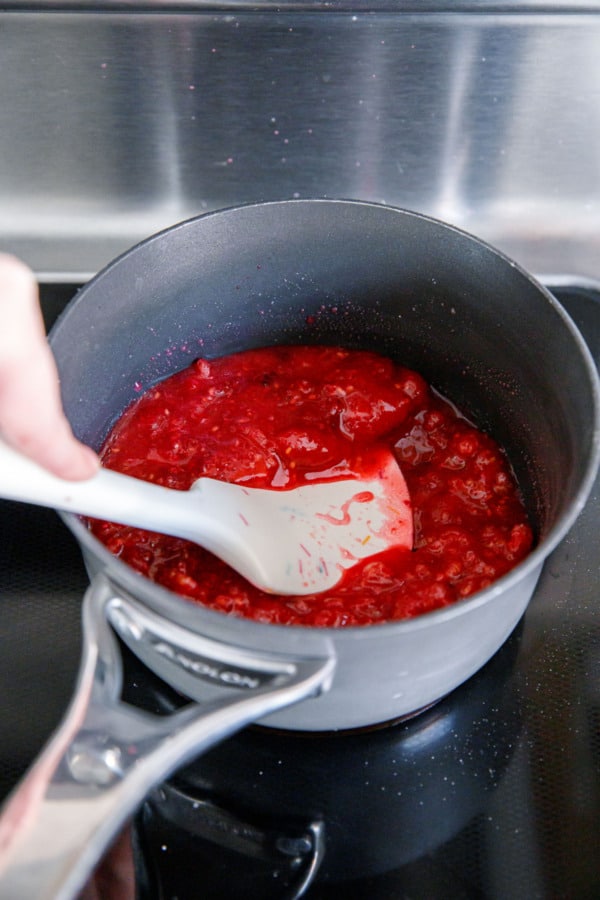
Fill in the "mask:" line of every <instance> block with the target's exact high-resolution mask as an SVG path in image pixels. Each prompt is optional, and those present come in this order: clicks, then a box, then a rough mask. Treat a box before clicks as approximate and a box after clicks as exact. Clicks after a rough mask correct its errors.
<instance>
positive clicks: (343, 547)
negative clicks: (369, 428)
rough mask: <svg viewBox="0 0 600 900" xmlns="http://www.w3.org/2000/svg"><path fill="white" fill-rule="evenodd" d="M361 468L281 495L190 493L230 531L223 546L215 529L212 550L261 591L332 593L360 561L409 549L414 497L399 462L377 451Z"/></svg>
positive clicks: (229, 489)
mask: <svg viewBox="0 0 600 900" xmlns="http://www.w3.org/2000/svg"><path fill="white" fill-rule="evenodd" d="M361 470H362V471H361V474H360V476H357V477H353V478H344V479H342V480H331V481H325V482H320V483H315V484H306V485H302V486H301V487H298V488H294V489H293V490H278V491H273V490H264V489H260V488H245V487H240V486H239V485H231V484H226V483H224V482H217V481H214V480H212V479H206V478H201V479H199V480H198V481H197V482H195V484H194V486H193V487H192V492H195V491H197V492H199V493H200V495H201V496H202V501H203V502H202V505H203V507H204V508H207V507H209V508H212V509H214V510H215V512H217V510H218V513H217V518H218V520H219V523H220V524H221V525H223V526H224V529H225V530H224V531H223V533H222V538H223V543H222V546H221V545H218V538H219V535H218V534H217V533H216V531H213V535H212V540H211V543H212V546H211V547H210V548H209V549H211V550H212V551H213V552H214V553H216V555H217V556H220V557H221V558H222V559H224V560H225V561H226V562H228V563H229V564H230V565H231V566H232V568H235V569H236V570H237V571H239V572H241V574H243V575H244V576H245V577H246V578H247V579H248V580H249V581H251V582H252V583H253V584H255V585H256V586H257V587H260V588H261V589H263V590H267V591H270V592H273V593H277V594H287V595H301V594H314V593H319V592H321V591H325V590H328V589H330V588H332V587H333V586H335V585H336V584H337V583H338V582H339V581H340V580H341V578H342V577H343V574H344V572H345V571H346V570H347V569H349V568H351V567H352V566H354V565H356V564H357V563H358V562H359V561H360V560H363V559H365V558H367V557H370V556H374V555H376V554H378V553H381V552H383V551H384V550H389V549H390V548H398V549H405V550H410V549H412V546H413V516H412V509H411V502H410V496H409V492H408V488H407V486H406V482H405V480H404V476H403V475H402V472H401V470H400V467H399V466H398V463H397V462H396V460H395V458H394V456H393V455H392V453H390V452H389V451H387V450H380V451H378V452H377V453H376V454H374V455H372V456H371V457H369V458H368V459H366V460H365V461H364V465H361ZM233 535H235V536H236V538H237V540H236V542H235V545H234V544H232V542H231V539H232V536H233ZM202 543H204V545H205V546H206V542H205V541H203V542H202Z"/></svg>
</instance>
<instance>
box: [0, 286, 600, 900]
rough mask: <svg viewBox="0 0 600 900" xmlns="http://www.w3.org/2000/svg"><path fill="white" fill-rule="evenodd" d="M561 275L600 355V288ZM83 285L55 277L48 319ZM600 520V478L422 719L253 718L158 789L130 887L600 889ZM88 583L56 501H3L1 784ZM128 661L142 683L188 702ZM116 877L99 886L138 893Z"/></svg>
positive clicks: (272, 891)
mask: <svg viewBox="0 0 600 900" xmlns="http://www.w3.org/2000/svg"><path fill="white" fill-rule="evenodd" d="M551 288H552V290H553V291H554V293H555V294H556V296H557V297H558V298H559V299H560V300H561V302H563V304H564V305H565V307H566V308H567V310H568V311H569V312H570V314H571V315H572V317H573V318H574V320H575V322H576V323H577V324H578V325H579V327H580V329H581V330H582V333H583V335H584V337H585V338H586V340H587V341H588V343H589V346H590V348H591V350H592V353H593V354H594V356H595V358H596V360H597V362H598V361H600V305H599V304H600V290H596V288H595V287H594V286H592V287H590V286H588V285H583V286H573V285H568V286H564V285H561V286H560V287H558V286H556V285H553V286H552V285H551ZM73 291H74V289H73V288H72V287H69V286H48V287H46V288H44V291H43V297H42V299H43V305H44V310H45V313H46V317H47V321H48V322H50V321H51V320H52V319H53V318H54V317H55V315H56V313H57V312H58V311H59V309H60V308H61V307H62V306H63V305H64V303H65V302H66V300H68V299H69V297H70V296H71V294H72V293H73ZM599 524H600V490H599V487H598V483H597V484H596V488H595V490H594V493H593V495H592V497H591V499H590V501H589V502H588V505H587V507H586V508H585V510H584V511H583V513H582V515H581V517H580V519H579V520H578V522H577V523H576V525H575V527H574V528H573V530H572V532H571V534H570V535H569V536H568V537H567V539H566V540H565V541H563V543H562V544H561V545H560V546H559V547H558V548H557V550H556V551H555V552H554V554H553V555H552V556H551V557H550V559H549V560H548V562H547V564H546V566H545V569H544V572H543V574H542V577H541V580H540V583H539V586H538V588H537V590H536V592H535V595H534V597H533V600H532V602H531V604H530V606H529V608H528V610H527V612H526V614H525V616H524V619H523V620H522V622H521V623H520V625H519V626H518V628H517V629H516V631H515V632H514V634H513V635H512V636H511V638H510V639H509V641H508V642H507V643H506V644H505V646H504V647H503V648H502V649H501V650H500V651H499V652H498V653H497V654H496V656H495V657H494V658H493V659H492V660H491V661H490V662H489V663H488V665H487V666H486V667H485V668H484V669H483V670H481V672H479V673H478V674H477V675H476V676H475V677H474V678H472V679H471V680H470V681H468V682H467V683H466V684H465V685H463V686H462V687H461V688H459V689H458V690H456V691H455V692H454V693H453V694H452V695H450V696H449V697H447V698H446V699H445V700H444V701H442V702H441V703H439V704H438V705H437V706H435V707H434V708H432V709H430V710H429V711H427V712H426V713H424V714H422V715H421V716H420V717H417V718H415V719H413V720H411V721H408V722H405V723H402V724H399V725H396V726H394V727H390V728H385V729H380V730H375V731H371V732H364V733H354V734H338V735H310V736H309V735H295V734H291V733H287V734H286V733H279V732H272V731H268V730H266V729H261V728H257V727H253V728H249V729H246V730H245V731H243V732H241V733H240V734H238V735H236V736H234V737H233V738H230V739H229V740H227V741H225V742H224V743H222V744H221V745H219V746H218V747H216V748H214V749H213V750H211V751H210V752H209V753H207V754H205V755H204V756H203V757H202V758H201V759H199V760H197V761H196V762H195V763H194V764H193V765H191V766H188V767H187V768H186V769H184V770H181V771H180V772H178V773H177V774H176V775H175V776H174V777H173V778H172V779H171V780H170V781H169V782H168V783H167V784H164V785H161V786H160V787H159V788H157V789H156V790H155V791H154V792H153V793H152V794H151V795H150V796H149V797H148V798H147V800H146V802H145V803H144V805H143V807H142V808H141V810H140V812H139V814H138V816H137V818H136V820H135V822H134V823H133V827H132V832H131V833H132V837H133V841H132V846H133V862H132V863H131V864H132V865H134V866H135V870H134V871H135V884H136V887H135V889H134V890H130V891H129V894H130V900H132V898H133V897H135V898H136V900H210V898H221V900H237V898H242V897H243V898H260V900H263V898H264V900H268V898H271V897H272V898H291V897H299V896H303V897H306V898H308V900H326V898H334V897H336V898H337V897H340V896H344V897H345V898H350V900H352V898H369V900H379V898H386V900H395V898H398V900H404V898H406V900H421V898H423V900H425V898H427V900H438V898H439V900H446V898H452V900H461V898H468V900H471V898H473V900H475V898H498V900H505V898H544V900H545V898H569V900H587V898H590V900H591V898H596V897H598V896H600V610H599V606H600V553H599V551H598V537H597V535H598V526H599ZM86 584H87V579H86V574H85V571H84V568H83V564H82V562H81V559H80V556H79V551H78V548H77V545H76V544H75V542H74V540H73V539H72V537H71V535H70V533H69V532H68V531H67V530H66V529H65V527H64V526H63V525H62V522H61V521H60V519H59V518H58V516H56V514H55V513H53V512H51V511H47V510H42V509H38V508H34V507H29V506H25V505H20V504H14V503H9V502H6V501H0V609H1V619H0V623H1V624H0V685H1V687H2V690H1V693H0V723H1V725H0V795H1V796H4V795H5V794H6V793H7V792H8V790H9V789H10V788H11V786H12V785H13V784H14V783H15V781H16V780H17V779H18V778H19V776H20V775H21V774H22V773H23V771H24V769H25V768H26V766H27V765H28V764H29V763H30V761H31V760H32V759H33V757H34V756H35V754H36V753H37V751H38V750H39V749H40V747H41V745H42V743H43V742H44V740H45V739H46V738H47V737H48V736H49V734H50V732H51V731H52V730H53V728H54V727H55V725H56V724H57V723H58V720H59V718H60V716H61V714H62V713H63V711H64V709H65V707H66V705H67V703H68V700H69V697H70V693H71V690H72V686H73V683H74V679H75V675H76V671H77V666H78V660H79V650H80V630H79V612H80V601H81V597H82V595H83V592H84V590H85V587H86ZM127 670H128V672H129V680H128V688H127V691H128V694H129V696H130V699H132V700H133V701H135V702H137V703H139V704H140V705H143V706H148V707H150V708H152V709H154V710H160V709H165V710H167V709H169V708H170V707H171V705H172V704H173V703H174V702H175V698H174V697H172V696H170V695H169V691H168V690H166V689H164V687H163V686H162V685H160V683H158V681H157V680H156V679H154V678H153V677H151V676H149V677H147V673H144V677H141V673H139V672H138V671H137V666H136V663H135V661H134V660H132V659H131V658H130V657H128V658H127ZM138 675H139V676H140V677H138ZM111 877H112V876H109V878H108V880H105V881H104V882H102V883H101V887H100V888H99V893H98V895H97V896H99V897H100V898H101V900H112V897H113V896H114V897H115V900H117V897H118V900H126V894H125V893H123V892H121V893H119V894H116V893H115V888H116V883H115V881H114V879H113V881H111ZM24 900H25V898H24Z"/></svg>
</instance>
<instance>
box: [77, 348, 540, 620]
mask: <svg viewBox="0 0 600 900" xmlns="http://www.w3.org/2000/svg"><path fill="white" fill-rule="evenodd" d="M375 444H376V445H381V444H384V445H386V446H388V447H391V448H393V450H394V452H395V454H396V457H397V459H398V462H399V463H400V465H401V467H402V471H403V473H404V477H405V479H406V482H407V485H408V488H409V491H410V494H411V499H412V506H413V515H414V524H415V544H414V549H413V551H407V550H396V551H388V552H386V553H382V554H380V555H379V556H376V557H372V558H370V559H368V560H366V561H365V562H363V563H359V564H358V565H357V566H355V567H354V568H353V569H351V570H349V571H348V572H346V574H345V575H344V578H343V580H342V581H341V582H340V584H338V585H337V586H336V587H335V588H334V589H332V590H330V591H327V592H326V593H321V594H315V595H312V596H306V597H279V596H274V595H272V594H267V593H264V592H262V591H260V590H258V589H257V588H254V587H253V586H252V585H250V584H248V582H247V581H245V579H243V578H242V577H241V576H240V575H238V574H237V573H236V572H234V571H232V570H231V569H230V568H229V567H228V566H226V565H225V564H224V563H222V562H221V561H220V560H218V559H216V558H215V557H214V556H212V555H211V554H209V553H208V552H207V551H205V550H203V549H202V548H200V547H198V546H196V545H195V544H192V543H189V542H187V541H183V540H179V539H177V538H172V537H166V536H164V535H158V534H154V533H150V532H145V531H141V530H139V529H135V528H129V527H127V526H123V525H115V524H111V523H106V522H92V523H91V526H90V527H91V528H92V530H93V531H94V533H95V534H96V536H97V537H98V538H99V539H100V540H101V541H103V542H104V543H105V544H106V545H107V546H108V548H109V549H110V550H111V551H112V552H113V553H114V554H116V555H117V556H119V557H120V558H121V559H122V560H124V561H125V562H127V563H128V564H129V565H131V566H133V567H134V568H135V569H138V570H139V571H140V572H142V573H143V574H144V575H146V576H148V577H149V578H151V579H153V580H154V581H156V582H158V583H159V584H162V585H164V586H165V587H166V588H169V589H170V590H172V591H175V592H177V593H179V594H182V595H184V596H185V597H187V598H189V599H190V600H192V601H194V602H197V603H202V604H204V605H206V606H209V607H211V608H213V609H216V610H219V611H221V612H224V613H228V614H232V615H236V616H244V617H247V618H251V619H256V620H258V621H260V622H274V623H279V624H285V625H319V626H347V625H367V624H373V623H375V622H382V621H385V620H394V619H405V618H408V617H411V616H416V615H419V614H420V613H424V612H427V611H429V610H432V609H436V608H438V607H442V606H447V605H448V604H450V603H453V602H455V601H456V600H459V599H461V598H463V597H467V596H469V595H470V594H472V593H474V592H475V591H477V590H480V589H481V588H484V587H487V586H488V585H489V584H491V583H492V582H493V581H494V580H495V579H497V578H499V577H500V576H501V575H504V574H505V573H506V572H508V571H509V570H510V569H511V568H513V567H514V566H515V565H516V564H517V563H518V562H520V561H521V560H522V559H523V558H524V557H525V556H526V555H527V553H528V552H529V551H530V549H531V547H532V543H533V538H532V531H531V528H530V526H529V524H528V521H527V516H526V514H525V510H524V507H523V504H522V502H521V498H520V495H519V490H518V487H517V485H516V482H515V479H514V476H513V474H512V470H511V467H510V464H509V462H508V460H507V458H506V455H505V453H504V452H503V451H502V450H501V449H500V448H499V447H498V445H497V444H496V443H495V442H494V441H493V440H492V439H491V438H490V437H489V436H487V435H485V434H483V433H482V432H480V431H478V430H477V429H476V428H475V427H474V426H473V425H471V424H470V423H469V422H468V421H467V420H466V419H465V418H464V417H463V416H461V414H460V413H459V412H457V410H456V409H455V408H454V407H453V406H452V405H451V404H450V403H448V402H446V401H445V400H443V399H442V398H440V396H439V395H438V394H437V393H435V392H434V391H433V390H431V388H429V387H428V385H427V384H426V382H425V381H424V380H423V378H421V376H420V375H418V374H417V373H416V372H413V371H411V370H409V369H406V368H403V367H402V366H398V365H396V364H394V363H393V362H392V361H391V360H389V359H387V358H385V357H382V356H379V355H378V354H375V353H371V352H368V351H357V350H354V351H351V350H343V349H339V348H334V347H320V346H319V347H313V346H310V347H308V346H293V347H271V348H265V349H259V350H250V351H246V352H243V353H238V354H234V355H232V356H228V357H223V358H220V359H215V360H210V361H209V360H205V359H200V360H197V361H196V362H195V363H193V365H191V366H190V367H189V368H188V369H186V370H185V371H183V372H180V373H178V374H176V375H174V376H172V377H170V378H168V379H166V380H165V381H163V382H162V383H160V384H159V385H157V386H156V387H154V388H151V389H150V390H149V391H148V392H147V393H146V394H144V395H143V396H142V397H140V399H138V400H137V401H136V402H135V403H134V404H133V405H132V406H131V407H130V408H129V409H128V410H127V411H126V412H125V414H124V415H123V417H122V418H121V419H120V420H119V422H117V424H116V426H115V427H114V429H113V430H112V432H111V434H110V435H109V437H108V440H107V441H106V443H105V446H104V448H103V451H102V459H103V463H104V465H105V466H106V467H107V468H110V469H117V470H118V471H120V472H125V473H127V474H128V475H133V476H135V477H137V478H144V479H146V480H148V481H154V482H156V483H158V484H163V485H166V486H168V487H172V488H178V489H181V490H185V489H187V488H188V487H189V486H190V485H191V484H192V482H193V481H195V480H196V479H197V478H199V477H201V476H203V475H205V476H210V477H212V478H219V479H222V480H226V481H233V482H238V483H243V484H247V485H250V486H255V487H272V488H275V489H277V488H291V487H295V486H297V485H299V484H301V483H303V480H304V479H305V476H306V474H307V473H312V478H311V481H313V482H314V480H315V473H317V474H319V473H320V474H321V475H322V476H323V478H327V477H331V471H332V470H335V472H336V473H338V472H339V474H340V475H343V474H344V473H348V472H351V471H353V461H355V460H356V459H357V458H359V457H360V454H361V452H362V451H364V450H365V449H366V448H367V447H370V446H371V447H372V446H373V445H375Z"/></svg>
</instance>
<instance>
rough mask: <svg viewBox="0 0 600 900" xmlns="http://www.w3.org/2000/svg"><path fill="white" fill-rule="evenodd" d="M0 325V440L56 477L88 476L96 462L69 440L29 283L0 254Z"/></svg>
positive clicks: (25, 273) (18, 266)
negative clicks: (0, 435)
mask: <svg viewBox="0 0 600 900" xmlns="http://www.w3.org/2000/svg"><path fill="white" fill-rule="evenodd" d="M0 322H1V323H2V327H1V328H0V432H1V433H2V437H3V438H4V440H5V441H6V442H7V443H9V444H10V445H11V446H13V447H14V448H15V449H17V450H20V451H21V452H22V453H24V454H25V455H26V456H28V457H30V458H31V459H33V460H35V462H37V463H39V464H40V465H42V466H44V467H45V468H47V469H49V470H50V471H52V472H54V474H56V475H59V476H60V477H62V478H70V479H84V478H89V477H91V476H92V475H93V474H94V472H95V471H96V470H97V468H98V459H97V457H96V455H95V453H94V452H93V451H92V450H91V449H90V448H88V447H85V446H84V445H83V444H81V443H80V442H79V441H77V440H76V439H75V437H74V436H73V433H72V430H71V427H70V425H69V423H68V421H67V419H66V417H65V415H64V412H63V409H62V403H61V398H60V392H59V385H58V373H57V370H56V364H55V362H54V357H53V356H52V353H51V351H50V348H49V346H48V343H47V340H46V335H45V332H44V326H43V320H42V316H41V311H40V307H39V302H38V293H37V285H36V283H35V279H34V277H33V275H32V273H31V271H30V270H29V269H28V268H27V267H26V266H25V265H24V264H23V263H21V262H19V261H18V260H16V259H14V258H13V257H8V256H5V255H1V254H0Z"/></svg>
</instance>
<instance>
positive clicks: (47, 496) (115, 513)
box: [0, 442, 186, 533]
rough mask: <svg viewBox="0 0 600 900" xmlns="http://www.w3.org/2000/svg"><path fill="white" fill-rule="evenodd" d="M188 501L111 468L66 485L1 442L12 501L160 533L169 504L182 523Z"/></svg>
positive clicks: (3, 486)
mask: <svg viewBox="0 0 600 900" xmlns="http://www.w3.org/2000/svg"><path fill="white" fill-rule="evenodd" d="M178 495H180V496H179V497H178ZM184 496H185V494H184V492H182V491H171V490H169V489H168V488H163V487H160V486H159V485H154V484H150V483H149V482H147V481H142V480H141V479H139V478H131V477H129V476H127V475H122V474H121V473H119V472H112V471H110V470H108V469H99V470H98V472H96V474H95V475H93V476H92V477H91V478H88V479H86V480H85V481H66V480H65V479H62V478H58V477H57V476H56V475H53V474H51V473H50V472H48V471H46V469H43V468H42V467H41V466H38V465H37V464H36V463H35V462H32V460H30V459H28V458H27V457H26V456H24V455H23V454H22V453H19V452H18V451H17V450H14V449H13V448H12V447H9V446H8V445H7V444H5V443H3V442H0V497H4V498H5V499H7V500H21V501H23V502H25V503H33V504H35V505H37V506H50V507H54V508H55V509H60V510H63V511H65V512H72V513H77V514H80V515H85V516H91V517H93V518H97V519H108V520H110V521H113V522H123V523H125V524H127V525H134V526H138V527H140V528H149V529H152V530H160V528H161V525H162V526H163V527H164V525H165V524H166V522H168V517H165V513H164V509H163V507H164V506H165V504H168V505H170V506H174V507H175V508H176V509H177V518H178V519H180V518H181V516H182V515H183V516H184V520H183V521H184V522H185V515H186V512H185V504H184V503H182V500H183V497H184ZM178 501H179V505H178ZM180 507H181V508H183V510H184V511H183V513H182V511H181V508H180ZM169 533H173V532H169Z"/></svg>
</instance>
